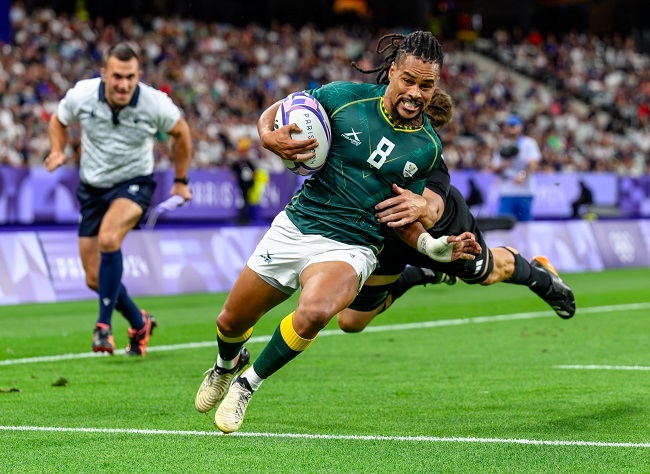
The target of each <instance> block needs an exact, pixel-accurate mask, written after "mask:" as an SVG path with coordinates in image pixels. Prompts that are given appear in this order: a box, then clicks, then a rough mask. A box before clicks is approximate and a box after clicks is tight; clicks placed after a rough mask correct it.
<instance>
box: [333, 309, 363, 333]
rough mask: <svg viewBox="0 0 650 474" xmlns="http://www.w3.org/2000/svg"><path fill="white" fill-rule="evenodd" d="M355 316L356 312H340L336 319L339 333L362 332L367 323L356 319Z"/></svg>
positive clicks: (361, 319)
mask: <svg viewBox="0 0 650 474" xmlns="http://www.w3.org/2000/svg"><path fill="white" fill-rule="evenodd" d="M357 315H358V312H357V311H351V310H347V309H346V310H344V311H341V312H340V313H339V314H338V315H337V317H336V319H337V322H338V324H339V328H341V331H343V332H348V333H355V332H361V331H363V330H364V329H365V327H366V326H367V323H366V321H365V318H359V317H356V316H357Z"/></svg>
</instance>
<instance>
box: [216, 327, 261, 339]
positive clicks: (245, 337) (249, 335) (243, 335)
mask: <svg viewBox="0 0 650 474" xmlns="http://www.w3.org/2000/svg"><path fill="white" fill-rule="evenodd" d="M252 334H253V328H250V329H249V330H248V331H246V332H245V333H244V334H242V335H241V336H236V337H228V336H224V335H223V334H221V331H219V328H217V337H218V338H219V339H221V340H222V341H224V342H231V343H232V342H246V341H248V340H249V339H250V338H251V336H252Z"/></svg>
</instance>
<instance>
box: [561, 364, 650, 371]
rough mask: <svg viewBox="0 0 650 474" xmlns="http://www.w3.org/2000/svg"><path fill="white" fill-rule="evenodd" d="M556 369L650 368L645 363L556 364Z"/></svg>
mask: <svg viewBox="0 0 650 474" xmlns="http://www.w3.org/2000/svg"><path fill="white" fill-rule="evenodd" d="M553 368H554V369H569V370H650V366H643V365H554V366H553Z"/></svg>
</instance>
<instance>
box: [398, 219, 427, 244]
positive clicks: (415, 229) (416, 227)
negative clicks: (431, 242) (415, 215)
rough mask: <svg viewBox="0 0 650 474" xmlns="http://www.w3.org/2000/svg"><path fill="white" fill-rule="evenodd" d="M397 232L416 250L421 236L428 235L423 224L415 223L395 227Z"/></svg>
mask: <svg viewBox="0 0 650 474" xmlns="http://www.w3.org/2000/svg"><path fill="white" fill-rule="evenodd" d="M395 232H396V233H397V235H398V236H399V238H400V239H402V240H403V241H404V242H406V243H407V244H408V245H410V246H411V247H413V248H414V249H417V248H418V238H419V237H420V235H421V234H424V233H426V232H427V231H426V229H425V228H424V226H423V225H422V223H421V222H419V221H415V222H411V223H410V224H406V225H404V226H402V227H395Z"/></svg>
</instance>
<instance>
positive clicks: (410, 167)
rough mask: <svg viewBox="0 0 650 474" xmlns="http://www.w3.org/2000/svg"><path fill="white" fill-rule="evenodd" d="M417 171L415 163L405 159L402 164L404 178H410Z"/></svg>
mask: <svg viewBox="0 0 650 474" xmlns="http://www.w3.org/2000/svg"><path fill="white" fill-rule="evenodd" d="M417 172H418V167H417V166H415V163H411V162H410V161H407V162H406V164H405V165H404V177H405V178H412V177H413V176H415V173H417Z"/></svg>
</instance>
